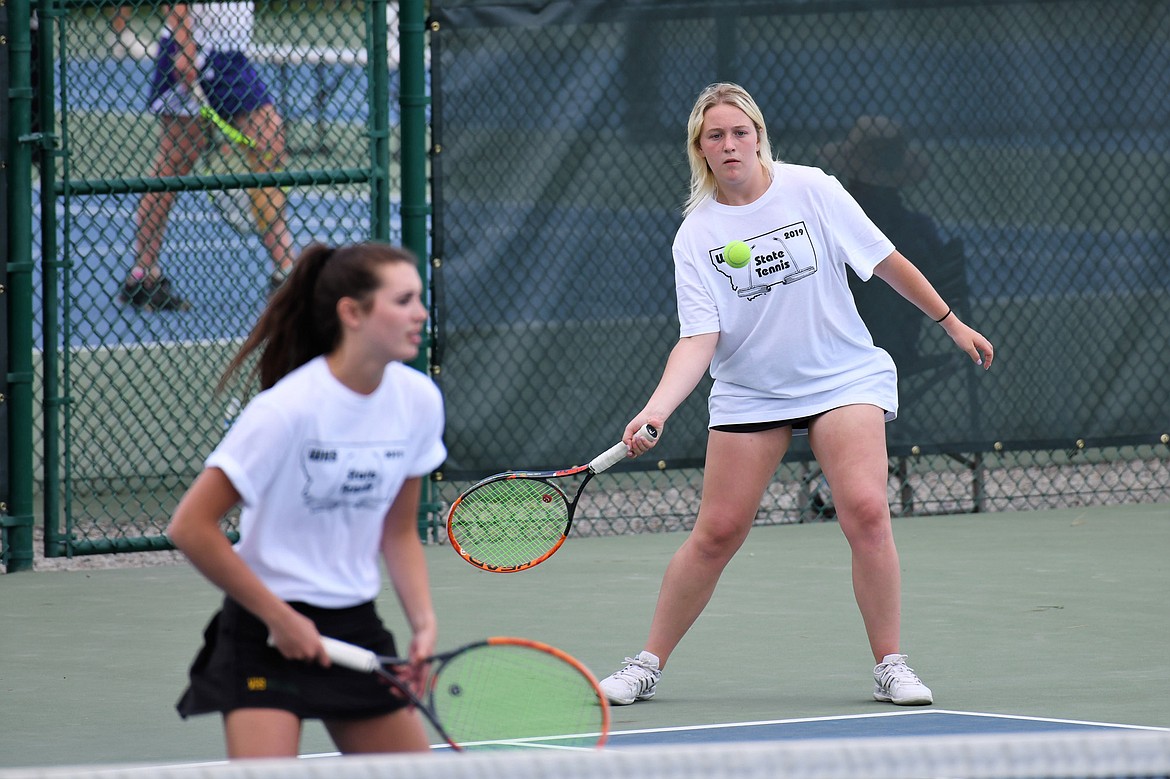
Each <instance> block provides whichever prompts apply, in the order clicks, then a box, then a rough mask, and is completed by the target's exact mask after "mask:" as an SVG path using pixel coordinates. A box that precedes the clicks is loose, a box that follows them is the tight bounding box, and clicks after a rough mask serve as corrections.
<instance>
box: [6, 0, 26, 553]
mask: <svg viewBox="0 0 1170 779" xmlns="http://www.w3.org/2000/svg"><path fill="white" fill-rule="evenodd" d="M8 11H9V21H10V24H9V28H8V35H9V53H10V54H11V56H10V57H9V61H10V63H11V69H10V71H9V91H8V95H7V101H8V105H7V107H6V109H5V110H7V111H9V117H8V121H9V128H10V132H9V139H8V148H7V150H6V156H7V158H8V170H7V171H6V175H7V176H8V181H7V183H8V184H9V187H8V215H7V216H8V228H9V229H8V245H7V247H6V250H7V255H8V269H7V271H8V288H7V290H5V292H4V294H6V295H7V296H8V341H9V342H8V365H7V366H6V367H7V371H8V398H7V402H5V404H4V406H5V411H6V412H7V414H8V476H9V491H8V511H7V516H5V517H4V518H3V529H4V532H5V534H6V535H7V544H5V549H6V550H7V557H8V560H7V564H8V571H9V572H16V571H31V570H32V567H33V350H32V346H33V328H32V321H33V308H32V300H33V283H32V282H33V266H32V219H31V218H30V214H32V183H31V182H32V145H31V141H32V138H31V133H30V130H31V125H32V96H33V85H32V71H31V68H30V65H31V55H32V34H31V18H32V17H31V13H32V11H31V8H30V5H29V0H9V3H8Z"/></svg>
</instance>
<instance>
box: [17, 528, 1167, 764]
mask: <svg viewBox="0 0 1170 779" xmlns="http://www.w3.org/2000/svg"><path fill="white" fill-rule="evenodd" d="M894 529H895V534H896V536H897V540H898V546H899V551H900V553H901V557H902V564H903V571H904V572H903V587H904V627H903V649H904V651H906V652H907V653H908V654H909V655H910V663H911V665H912V666H913V667H914V668H915V670H917V671H918V672H919V674H920V675H921V676H922V677H923V680H924V681H926V683H927V684H928V685H930V686H931V688H932V689H933V690H934V693H935V700H936V705H935V706H934V707H929V708H916V709H899V708H897V707H892V706H890V705H888V704H880V703H877V702H875V701H874V700H873V699H872V698H871V692H872V684H873V683H872V677H871V676H870V670H871V668H872V665H873V662H872V659H871V658H870V657H869V653H868V650H867V647H866V644H865V636H864V632H863V630H862V626H861V619H860V616H859V615H858V613H857V609H856V606H855V605H854V602H853V595H852V592H851V588H850V581H849V554H848V547H847V545H846V543H845V540H844V538H843V537H842V535H841V533H840V530H839V528H838V527H837V526H836V525H835V524H831V523H827V524H811V525H795V526H783V527H760V528H756V529H754V530H753V531H752V533H751V535H750V536H749V538H748V540H747V542H746V544H745V545H744V548H743V549H742V551H741V552H740V553H739V555H738V556H737V557H736V558H735V560H734V561H733V562H732V564H731V565H730V566H729V568H728V570H727V571H726V573H725V575H724V578H723V580H722V581H721V583H720V586H719V589H718V590H717V591H716V593H715V597H714V598H713V600H712V602H711V604H710V606H709V607H708V608H707V610H706V611H705V612H704V614H703V615H702V617H700V619H699V621H698V622H697V623H696V625H695V627H694V628H693V629H692V630H691V632H690V634H688V636H687V637H686V639H685V640H684V642H683V643H682V645H681V646H680V647H679V649H678V650H677V651H676V653H675V654H674V656H673V657H672V658H671V661H670V664H669V666H668V668H667V669H666V671H665V673H664V674H663V679H662V682H661V683H660V685H659V692H658V695H657V696H656V697H655V698H654V699H653V700H651V701H647V702H644V703H639V704H635V705H633V706H626V707H615V708H614V709H613V729H614V731H615V735H614V736H613V739H612V744H613V745H614V747H615V748H620V747H621V746H622V745H624V744H635V743H636V744H647V743H656V744H661V743H699V742H704V741H707V742H710V741H716V740H718V741H729V740H730V741H740V740H744V741H748V740H760V739H764V740H774V739H804V738H822V737H845V738H852V737H864V736H901V735H929V734H938V733H945V734H964V733H988V732H996V733H1003V732H1035V731H1037V730H1053V729H1066V728H1078V729H1100V728H1107V727H1114V726H1117V725H1126V726H1139V727H1152V728H1170V708H1168V707H1167V706H1166V698H1165V692H1166V679H1167V678H1170V653H1167V652H1166V650H1165V647H1166V646H1167V644H1168V643H1170V612H1168V610H1167V607H1166V600H1165V598H1166V593H1167V591H1170V586H1168V585H1170V573H1168V572H1167V568H1166V564H1165V555H1166V550H1167V549H1170V506H1167V505H1141V506H1119V507H1094V508H1086V509H1064V510H1057V511H1044V512H1024V513H1004V514H988V515H962V516H946V517H916V518H901V519H897V520H895V523H894ZM682 540H683V537H682V536H681V535H680V534H677V533H675V534H665V535H647V536H632V537H631V536H627V537H614V538H591V539H575V538H570V540H569V541H568V542H567V543H566V545H565V547H564V548H563V549H562V550H561V551H560V552H558V553H557V555H556V556H554V557H553V558H552V559H551V560H549V561H548V562H546V563H544V564H543V565H541V566H538V567H537V568H535V569H533V570H530V571H527V572H523V573H518V574H506V575H500V574H489V573H485V572H482V571H479V570H478V569H475V568H473V567H471V566H470V565H467V564H466V563H465V562H463V561H462V560H460V559H459V558H458V557H457V556H456V555H454V554H453V553H452V552H451V550H450V549H448V548H447V547H445V546H443V547H430V548H428V559H429V562H430V566H431V578H432V586H433V589H434V595H435V602H436V608H437V611H438V614H439V619H440V645H441V647H443V648H447V647H452V646H455V645H457V644H460V643H463V642H466V641H470V640H473V639H476V638H482V637H483V636H485V635H520V636H526V637H530V638H536V639H540V640H542V641H546V642H548V643H551V644H553V645H556V646H559V647H561V648H563V649H565V650H567V651H568V652H570V653H572V654H574V655H576V656H577V657H579V658H580V659H581V660H582V661H584V662H585V663H586V665H588V666H589V667H590V668H592V669H593V671H594V672H595V673H596V674H597V675H598V676H602V675H605V674H607V673H609V672H610V671H612V670H614V669H616V668H617V667H618V665H620V664H621V661H622V658H623V657H625V656H626V655H632V654H634V653H636V652H637V651H638V650H639V649H640V648H641V647H640V643H641V642H642V641H643V640H644V638H645V634H646V630H647V628H648V625H649V620H650V615H651V612H652V610H653V607H654V602H655V599H656V597H657V591H658V584H659V581H660V578H661V575H662V571H663V569H664V567H665V565H666V562H667V560H668V559H669V556H670V555H671V554H672V553H673V551H674V550H675V549H676V548H677V547H678V545H679V544H680V543H681V542H682ZM218 602H219V595H218V593H217V591H215V590H214V589H213V588H212V587H211V586H210V585H208V584H207V583H206V582H205V581H204V580H203V579H202V578H201V577H200V576H199V575H198V574H196V573H195V572H194V571H193V570H192V569H190V568H189V567H188V566H185V565H170V566H161V567H153V568H134V569H129V568H128V569H117V570H90V571H73V572H34V573H23V574H10V575H5V576H0V701H2V705H0V767H16V766H36V765H75V764H82V763H125V762H136V763H137V762H148V763H150V762H154V763H171V762H184V761H203V760H217V759H221V758H222V756H223V741H222V735H221V732H220V723H219V720H218V718H216V717H202V718H196V719H193V720H189V721H186V722H184V721H182V720H180V719H179V717H178V715H177V714H176V713H175V711H174V708H173V704H174V702H175V700H176V699H177V697H178V695H179V693H180V691H181V689H182V688H183V686H184V680H185V674H186V668H187V665H188V663H189V662H190V660H191V659H192V657H193V655H194V653H195V650H196V648H197V647H198V645H199V642H200V635H201V632H202V630H203V627H204V625H205V623H206V621H207V619H208V618H209V617H210V616H211V614H212V612H213V611H214V609H215V608H216V607H217V604H218ZM380 608H381V611H382V614H383V616H384V618H385V619H386V621H387V622H388V624H389V625H390V626H391V627H392V629H394V630H395V631H396V632H399V634H400V635H401V634H402V631H404V626H403V622H402V619H401V617H400V615H399V613H398V609H397V605H396V602H395V599H394V596H393V593H392V592H390V591H385V592H384V593H383V595H382V596H381V597H380ZM332 749H333V747H332V745H331V744H330V743H329V741H328V739H327V738H326V736H325V734H324V730H323V729H322V728H321V727H320V726H319V725H317V724H315V723H312V724H309V725H307V726H306V730H305V738H304V740H303V751H304V752H305V753H308V754H312V753H321V752H330V751H332Z"/></svg>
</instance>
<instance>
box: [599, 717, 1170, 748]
mask: <svg viewBox="0 0 1170 779" xmlns="http://www.w3.org/2000/svg"><path fill="white" fill-rule="evenodd" d="M1119 728H1120V729H1133V730H1155V731H1164V732H1170V730H1167V729H1165V728H1151V727H1144V726H1139V725H1123V724H1117V723H1109V722H1083V721H1079V720H1064V719H1050V718H1045V717H1022V716H1016V715H1010V716H1009V715H1002V714H981V713H977V712H966V711H947V710H940V709H916V710H912V711H895V712H883V713H880V714H857V715H846V716H839V717H809V718H799V719H783V720H770V721H766V722H732V723H725V724H719V725H694V726H690V727H671V728H646V729H644V730H623V731H619V732H615V733H612V734H610V738H609V746H611V747H626V746H652V745H658V746H662V745H668V744H714V743H726V742H735V741H797V740H803V739H830V738H832V739H839V738H897V737H918V736H974V735H1002V734H1029V733H1033V734H1035V733H1060V732H1069V731H1077V730H1088V731H1101V730H1116V729H1119Z"/></svg>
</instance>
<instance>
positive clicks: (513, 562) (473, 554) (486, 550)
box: [447, 425, 658, 573]
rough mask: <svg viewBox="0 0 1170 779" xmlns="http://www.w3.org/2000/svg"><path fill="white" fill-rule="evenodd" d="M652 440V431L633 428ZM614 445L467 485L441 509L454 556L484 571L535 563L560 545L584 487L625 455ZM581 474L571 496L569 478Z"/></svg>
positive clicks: (620, 446)
mask: <svg viewBox="0 0 1170 779" xmlns="http://www.w3.org/2000/svg"><path fill="white" fill-rule="evenodd" d="M636 435H640V436H642V437H643V438H646V439H649V440H651V441H653V440H654V439H656V438H658V431H657V430H655V429H654V428H653V427H651V426H650V425H643V426H642V429H641V430H639V431H638V432H637V434H636ZM626 453H627V449H626V445H625V444H624V443H617V444H615V445H614V446H612V447H610V448H609V449H608V450H606V451H604V452H602V453H601V454H599V455H598V456H597V457H595V458H593V460H591V461H590V462H589V463H588V464H586V465H578V466H575V467H573V468H566V469H565V470H561V471H508V472H506V473H499V474H496V475H495V476H489V477H488V478H486V479H484V480H483V481H480V482H478V483H476V484H474V485H472V486H471V487H469V488H468V489H467V490H466V491H464V493H463V494H462V495H460V496H459V497H458V498H456V499H455V502H454V503H452V504H451V510H450V511H449V512H448V513H447V538H448V539H450V541H451V548H452V549H454V550H455V551H456V552H457V553H458V554H459V556H460V557H462V558H463V559H464V560H466V561H467V562H469V563H471V564H472V565H474V566H475V567H476V568H481V569H483V570H485V571H491V572H493V573H515V572H516V571H523V570H525V569H528V568H532V567H533V566H535V565H539V564H540V563H542V562H544V561H545V560H547V559H548V558H550V557H552V556H553V554H554V553H555V552H556V551H557V550H558V549H560V548H561V544H563V543H564V542H565V539H566V538H568V537H569V530H570V529H572V527H573V514H574V512H575V511H576V510H577V501H579V500H580V499H581V493H582V492H583V491H584V490H585V485H586V484H588V483H589V481H590V479H592V478H593V477H594V476H596V475H597V474H599V473H601V472H602V471H604V470H605V469H606V468H610V467H611V466H613V465H616V464H617V463H619V462H621V461H622V460H623V459H625V457H626ZM582 474H583V475H584V478H582V479H581V480H580V482H579V483H578V484H577V489H576V490H575V491H574V492H573V496H572V497H571V498H570V497H569V492H570V490H571V489H572V479H573V478H574V477H579V476H581V475H582Z"/></svg>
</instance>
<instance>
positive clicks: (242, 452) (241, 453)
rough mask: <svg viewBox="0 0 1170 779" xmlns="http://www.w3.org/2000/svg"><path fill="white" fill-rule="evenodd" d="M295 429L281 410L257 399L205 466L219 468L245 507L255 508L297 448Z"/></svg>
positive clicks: (233, 425)
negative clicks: (294, 442) (295, 447)
mask: <svg viewBox="0 0 1170 779" xmlns="http://www.w3.org/2000/svg"><path fill="white" fill-rule="evenodd" d="M292 442H293V429H292V425H291V424H290V422H289V420H288V419H286V418H285V416H284V415H283V414H281V413H280V411H279V409H277V408H276V407H274V406H273V405H272V404H270V403H267V402H265V401H264V399H263V397H262V396H259V397H257V398H254V399H253V400H252V402H251V403H249V404H248V405H247V406H245V407H244V410H243V411H242V412H240V415H239V416H238V417H236V420H235V422H234V423H233V424H232V427H231V429H230V430H228V432H227V435H225V436H224V438H223V440H222V441H220V443H219V446H217V447H216V448H215V451H213V452H212V453H211V454H210V455H208V457H207V460H206V461H205V462H204V466H205V467H208V468H219V469H220V470H221V471H223V472H224V474H225V475H226V476H227V477H228V480H229V481H230V482H231V483H232V486H233V487H235V488H236V492H238V493H240V499H241V500H242V501H243V504H244V505H245V506H255V505H256V504H257V502H258V501H259V500H260V497H261V495H263V494H264V491H265V490H266V489H267V487H268V485H269V484H271V483H272V481H273V479H275V478H276V473H277V470H278V469H279V468H280V467H281V465H282V463H284V462H285V460H286V458H287V456H288V453H289V452H290V451H291V450H292V447H293V443H292Z"/></svg>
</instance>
